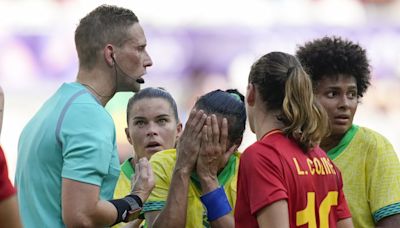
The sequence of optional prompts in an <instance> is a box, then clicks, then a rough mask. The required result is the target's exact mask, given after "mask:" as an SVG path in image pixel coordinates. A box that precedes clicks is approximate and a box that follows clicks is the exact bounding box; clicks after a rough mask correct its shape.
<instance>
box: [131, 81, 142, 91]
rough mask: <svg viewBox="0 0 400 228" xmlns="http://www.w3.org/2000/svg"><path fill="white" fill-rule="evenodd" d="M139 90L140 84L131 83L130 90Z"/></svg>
mask: <svg viewBox="0 0 400 228" xmlns="http://www.w3.org/2000/svg"><path fill="white" fill-rule="evenodd" d="M139 90H140V84H139V83H134V85H132V92H139Z"/></svg>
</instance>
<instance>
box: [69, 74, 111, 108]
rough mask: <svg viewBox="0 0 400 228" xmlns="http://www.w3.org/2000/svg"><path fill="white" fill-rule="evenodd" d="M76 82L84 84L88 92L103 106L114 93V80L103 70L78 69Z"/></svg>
mask: <svg viewBox="0 0 400 228" xmlns="http://www.w3.org/2000/svg"><path fill="white" fill-rule="evenodd" d="M76 82H78V83H80V84H82V85H84V86H85V87H86V88H87V89H88V90H89V92H90V93H91V94H92V95H93V96H94V97H96V98H97V99H98V100H99V101H100V103H101V104H102V105H103V106H105V105H106V104H107V102H108V101H109V100H110V99H111V98H112V97H113V96H114V94H115V87H114V86H115V82H113V81H110V77H109V76H107V75H106V74H105V73H104V72H103V71H99V70H96V69H93V70H90V71H87V70H82V69H80V70H79V72H78V76H77V79H76Z"/></svg>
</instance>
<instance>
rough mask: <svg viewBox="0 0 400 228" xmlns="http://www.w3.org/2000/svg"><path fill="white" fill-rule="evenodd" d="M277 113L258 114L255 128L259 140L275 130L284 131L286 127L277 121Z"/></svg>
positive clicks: (255, 119) (256, 114)
mask: <svg viewBox="0 0 400 228" xmlns="http://www.w3.org/2000/svg"><path fill="white" fill-rule="evenodd" d="M277 115H278V113H277V112H267V113H265V112H264V113H263V112H256V113H255V118H254V127H255V133H256V137H257V140H261V138H262V137H263V136H264V135H265V134H267V133H268V132H270V131H272V130H275V129H282V128H283V127H284V125H283V124H282V122H280V121H279V120H278V119H277Z"/></svg>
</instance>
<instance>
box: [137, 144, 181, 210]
mask: <svg viewBox="0 0 400 228" xmlns="http://www.w3.org/2000/svg"><path fill="white" fill-rule="evenodd" d="M174 153H175V150H166V151H162V152H158V153H156V154H155V155H153V156H152V157H151V159H150V165H151V168H152V169H153V172H154V178H155V187H154V189H153V191H152V192H151V193H150V196H149V198H148V199H147V201H146V203H145V204H144V206H143V212H148V211H159V210H161V209H162V208H163V207H164V205H165V202H166V201H167V197H168V191H169V186H170V183H171V176H172V171H173V169H174V166H175V159H174V158H175V156H173V155H174Z"/></svg>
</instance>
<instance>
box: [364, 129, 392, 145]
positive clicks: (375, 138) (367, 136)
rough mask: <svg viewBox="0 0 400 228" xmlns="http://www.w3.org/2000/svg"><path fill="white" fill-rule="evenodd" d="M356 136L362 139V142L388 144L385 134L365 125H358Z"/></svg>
mask: <svg viewBox="0 0 400 228" xmlns="http://www.w3.org/2000/svg"><path fill="white" fill-rule="evenodd" d="M358 137H360V138H361V139H362V141H363V143H364V144H370V145H374V144H390V142H389V140H388V139H387V138H386V137H385V136H383V135H382V134H380V133H379V132H377V131H375V130H372V129H370V128H367V127H359V129H358Z"/></svg>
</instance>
